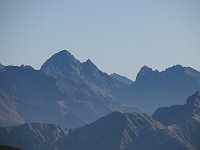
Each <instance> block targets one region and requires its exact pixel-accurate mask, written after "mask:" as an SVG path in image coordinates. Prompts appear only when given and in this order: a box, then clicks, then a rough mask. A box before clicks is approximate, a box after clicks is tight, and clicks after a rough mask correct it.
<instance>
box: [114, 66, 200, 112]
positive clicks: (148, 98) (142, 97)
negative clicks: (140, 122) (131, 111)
mask: <svg viewBox="0 0 200 150" xmlns="http://www.w3.org/2000/svg"><path fill="white" fill-rule="evenodd" d="M199 89H200V72H198V71H196V70H194V69H192V68H190V67H182V66H181V65H176V66H173V67H170V68H167V69H166V70H165V71H162V72H159V71H158V70H155V71H154V70H152V69H151V68H149V67H147V66H144V67H142V68H141V69H140V71H139V73H138V74H137V77H136V81H135V82H134V84H133V85H131V86H129V87H126V88H125V89H124V90H121V92H119V93H118V98H119V101H123V102H124V103H127V104H129V105H135V106H138V107H142V108H143V109H144V110H145V111H146V112H153V111H154V110H155V109H156V108H158V107H161V106H170V105H173V104H183V103H184V101H183V100H184V99H186V98H187V97H188V96H189V95H191V94H192V93H194V92H195V91H197V90H199Z"/></svg>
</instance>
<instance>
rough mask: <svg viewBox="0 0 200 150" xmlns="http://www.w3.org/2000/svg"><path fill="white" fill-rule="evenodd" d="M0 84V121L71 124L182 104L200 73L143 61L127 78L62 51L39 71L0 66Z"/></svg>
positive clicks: (198, 85) (199, 84)
mask: <svg viewBox="0 0 200 150" xmlns="http://www.w3.org/2000/svg"><path fill="white" fill-rule="evenodd" d="M0 83H1V84H0V108H1V109H0V126H10V125H19V124H23V123H26V122H43V123H50V124H58V125H60V126H61V127H67V128H75V127H81V126H83V125H85V124H88V123H91V122H93V121H95V120H97V119H99V118H100V117H103V116H105V115H107V114H109V113H111V112H113V111H120V112H122V113H128V112H139V113H140V112H146V113H148V114H152V113H153V112H154V110H156V109H157V108H158V107H164V106H170V105H172V104H183V103H184V100H185V99H186V98H187V97H188V96H189V95H191V94H192V93H193V92H195V91H197V90H199V89H200V72H198V71H196V70H194V69H192V68H190V67H182V66H180V65H176V66H173V67H171V68H168V69H166V70H165V71H162V72H159V71H157V70H155V71H154V70H152V69H151V68H149V67H147V66H144V67H142V68H141V70H140V71H139V73H138V74H137V77H136V80H135V81H131V80H129V79H127V78H126V77H123V76H120V75H117V74H112V75H108V74H107V73H105V72H102V71H101V70H99V69H98V68H97V66H96V65H95V64H94V63H93V62H92V61H91V60H90V59H88V60H87V61H85V62H80V61H79V60H77V59H76V58H75V57H74V56H73V55H72V54H70V53H69V52H68V51H66V50H63V51H60V52H58V53H56V54H54V55H53V56H51V57H50V58H49V59H48V60H47V61H46V62H45V63H44V64H43V65H42V66H41V69H40V70H35V69H34V68H32V67H31V66H24V65H22V66H3V65H0Z"/></svg>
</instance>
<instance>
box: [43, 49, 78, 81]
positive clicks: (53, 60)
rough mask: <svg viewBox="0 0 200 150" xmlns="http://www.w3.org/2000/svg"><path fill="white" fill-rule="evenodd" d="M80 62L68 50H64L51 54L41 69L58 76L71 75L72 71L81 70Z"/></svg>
mask: <svg viewBox="0 0 200 150" xmlns="http://www.w3.org/2000/svg"><path fill="white" fill-rule="evenodd" d="M80 64H81V63H80V62H79V61H78V60H77V59H76V58H75V57H74V56H73V55H72V54H71V53H70V52H68V51H67V50H62V51H60V52H58V53H56V54H54V55H53V56H51V57H50V58H49V59H48V60H47V61H46V62H45V63H44V64H43V65H42V67H41V69H40V70H41V71H42V72H45V73H46V74H48V75H50V76H52V77H54V78H56V77H58V76H66V75H67V76H69V75H70V74H71V73H72V72H78V74H79V72H80V70H79V69H77V68H80Z"/></svg>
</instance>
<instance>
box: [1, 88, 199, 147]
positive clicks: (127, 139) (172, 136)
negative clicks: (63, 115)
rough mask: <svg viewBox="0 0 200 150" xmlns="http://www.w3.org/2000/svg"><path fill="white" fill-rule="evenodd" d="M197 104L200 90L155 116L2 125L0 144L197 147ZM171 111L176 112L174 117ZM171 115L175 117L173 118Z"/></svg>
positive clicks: (116, 114) (119, 115)
mask: <svg viewBox="0 0 200 150" xmlns="http://www.w3.org/2000/svg"><path fill="white" fill-rule="evenodd" d="M199 103H200V91H198V92H196V93H195V94H193V95H192V96H191V97H190V98H188V100H187V104H186V105H182V106H179V107H178V106H177V107H173V106H172V107H171V108H159V109H158V110H157V111H156V112H155V113H154V115H153V118H154V119H153V118H152V117H149V116H148V115H146V114H144V113H141V114H139V113H120V112H112V113H110V114H109V115H107V116H105V117H102V118H101V119H99V120H97V121H95V122H93V123H91V124H88V125H85V126H83V127H81V128H77V129H62V128H60V127H59V126H57V125H52V124H41V123H29V124H24V125H20V126H14V127H4V128H0V144H6V145H11V146H17V147H22V148H25V149H29V150H33V149H37V150H41V149H49V150H51V149H52V150H53V149H59V150H64V149H69V150H94V149H95V150H102V149H105V150H132V149H140V150H149V149H162V150H169V149H170V150H198V149H199V148H200V141H199V139H200V137H199V136H200V130H199V129H200V114H199V112H200V107H199V106H200V105H199ZM180 108H181V109H183V110H184V111H182V110H181V111H180ZM172 112H177V113H173V115H174V116H173V115H171V113H172ZM183 112H185V114H187V115H184V114H183V116H184V117H182V119H178V118H179V113H183ZM176 114H177V115H178V116H176ZM168 116H172V118H170V117H168ZM173 117H174V118H176V117H177V120H175V121H174V118H173ZM165 119H166V120H170V119H171V120H172V121H165ZM159 120H160V121H161V122H159ZM162 122H163V124H162ZM166 122H167V123H166ZM169 122H170V123H169ZM24 137H26V138H24Z"/></svg>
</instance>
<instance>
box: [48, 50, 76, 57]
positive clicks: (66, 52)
mask: <svg viewBox="0 0 200 150" xmlns="http://www.w3.org/2000/svg"><path fill="white" fill-rule="evenodd" d="M55 56H68V57H69V56H71V57H74V56H73V55H72V54H71V53H70V52H69V51H67V50H61V51H59V52H57V53H55V54H54V55H53V56H52V57H55Z"/></svg>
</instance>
